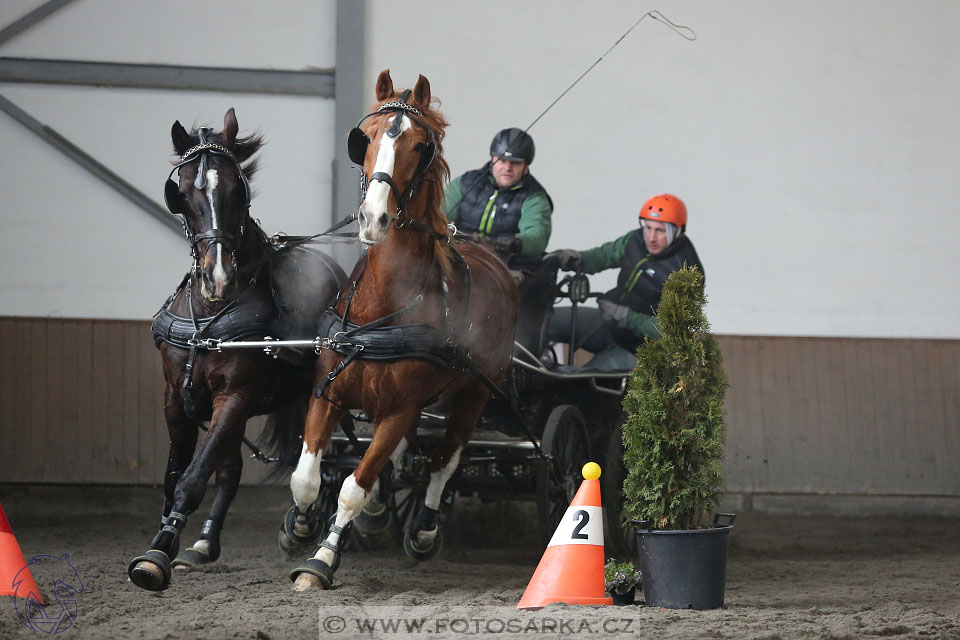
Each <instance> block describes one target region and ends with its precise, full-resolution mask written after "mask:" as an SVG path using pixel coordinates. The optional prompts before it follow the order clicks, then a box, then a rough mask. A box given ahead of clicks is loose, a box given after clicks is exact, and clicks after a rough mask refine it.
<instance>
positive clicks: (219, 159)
mask: <svg viewBox="0 0 960 640" xmlns="http://www.w3.org/2000/svg"><path fill="white" fill-rule="evenodd" d="M237 129H238V127H237V117H236V115H235V114H234V112H233V109H230V110H229V111H227V113H226V115H225V116H224V118H223V131H220V132H215V131H213V130H211V129H210V128H208V127H201V128H199V129H196V130H194V131H193V132H191V133H187V130H186V129H184V128H183V126H182V125H181V124H180V122H179V121H177V122H174V123H173V129H172V130H171V136H172V138H173V149H174V151H175V152H176V153H177V155H178V156H179V158H178V159H177V160H176V161H175V166H174V169H173V170H174V171H178V173H179V184H178V183H176V182H174V181H173V180H172V179H168V180H167V183H166V186H165V190H164V197H165V199H166V202H167V208H168V209H170V212H171V213H173V214H175V215H178V216H182V217H183V221H184V224H185V226H186V233H187V236H188V239H189V240H190V244H191V247H192V251H193V256H194V260H195V261H196V268H197V269H198V270H199V271H200V274H201V293H202V294H203V297H204V298H206V299H207V300H210V301H213V302H217V301H221V300H224V299H226V298H227V297H228V296H229V294H230V292H231V290H232V289H234V288H235V287H236V282H235V281H236V272H237V251H238V249H239V248H240V244H241V242H242V239H243V234H244V228H245V226H246V224H247V220H248V209H249V207H250V185H249V183H248V181H247V180H248V178H249V177H250V176H251V175H252V174H253V173H254V172H255V171H256V160H254V161H251V162H249V163H248V164H247V165H246V166H243V164H242V163H244V162H246V161H247V160H249V159H250V157H251V156H253V154H254V153H256V152H257V150H259V148H260V145H261V144H262V138H261V137H260V136H259V135H253V136H250V137H247V138H240V139H238V138H237ZM170 175H171V177H172V176H173V171H171V172H170Z"/></svg>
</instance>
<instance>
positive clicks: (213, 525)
mask: <svg viewBox="0 0 960 640" xmlns="http://www.w3.org/2000/svg"><path fill="white" fill-rule="evenodd" d="M242 472H243V455H242V454H241V451H240V448H239V447H238V448H235V449H233V450H231V451H229V452H228V453H226V454H225V455H224V460H223V462H222V464H221V465H220V466H219V467H218V468H217V492H216V494H215V495H214V497H213V504H212V505H211V506H210V515H209V516H208V517H207V519H206V520H205V521H204V523H203V527H202V528H201V530H200V538H199V539H198V540H197V541H196V542H194V543H193V546H191V547H188V548H186V549H184V550H183V551H181V552H180V553H179V554H178V555H177V558H176V559H175V560H174V561H173V566H174V567H176V568H184V569H188V568H192V567H197V566H200V565H204V564H209V563H211V562H216V560H217V558H219V557H220V530H221V529H222V528H223V521H224V520H225V519H226V517H227V510H228V509H229V508H230V504H231V503H232V502H233V499H234V498H235V497H236V495H237V489H238V488H239V487H240V474H241V473H242Z"/></svg>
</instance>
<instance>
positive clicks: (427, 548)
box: [403, 385, 490, 560]
mask: <svg viewBox="0 0 960 640" xmlns="http://www.w3.org/2000/svg"><path fill="white" fill-rule="evenodd" d="M489 397H490V392H489V391H487V389H486V388H485V387H482V386H479V385H470V386H468V387H465V388H464V389H461V390H460V391H458V392H457V393H455V394H454V395H453V401H452V402H451V405H452V406H453V410H452V412H451V414H450V421H449V426H448V427H447V432H446V434H444V438H443V441H442V442H441V443H440V444H439V445H437V446H436V447H435V448H434V450H433V451H432V452H431V455H430V483H429V484H428V485H427V493H426V496H425V497H424V500H423V508H422V509H421V510H420V512H419V513H417V514H416V516H414V518H413V520H412V521H411V522H410V528H409V529H408V531H407V532H406V534H405V535H404V537H403V550H404V551H405V552H406V554H407V555H408V556H410V557H411V558H413V559H415V560H427V559H429V558H432V557H433V556H434V555H436V553H437V551H439V550H440V547H441V546H442V544H443V537H442V535H441V533H440V501H441V498H442V497H443V490H444V487H446V484H447V481H448V480H450V478H451V476H453V474H454V473H455V472H456V470H457V466H458V465H459V464H460V452H461V451H463V448H464V446H466V444H467V442H468V441H469V440H470V436H471V435H472V434H473V429H474V428H475V427H476V425H477V421H478V420H479V419H480V414H481V412H482V411H483V407H484V405H485V404H486V401H487V399H488V398H489Z"/></svg>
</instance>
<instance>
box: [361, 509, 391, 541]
mask: <svg viewBox="0 0 960 640" xmlns="http://www.w3.org/2000/svg"><path fill="white" fill-rule="evenodd" d="M392 523H393V513H392V512H391V511H390V509H388V508H387V505H385V504H381V505H379V508H378V509H377V510H376V511H375V512H374V513H369V512H367V508H366V507H364V509H363V511H361V512H360V515H358V516H357V517H356V518H354V519H353V526H354V527H356V528H357V531H359V532H360V533H362V534H363V535H366V536H371V535H374V534H377V533H382V532H384V531H386V530H387V529H388V528H390V525H391V524H392Z"/></svg>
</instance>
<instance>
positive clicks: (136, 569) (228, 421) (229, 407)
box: [127, 396, 249, 591]
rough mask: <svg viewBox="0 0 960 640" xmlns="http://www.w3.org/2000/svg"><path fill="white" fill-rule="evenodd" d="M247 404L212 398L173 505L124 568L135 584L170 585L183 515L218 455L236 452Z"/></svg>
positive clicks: (199, 498) (158, 588)
mask: <svg viewBox="0 0 960 640" xmlns="http://www.w3.org/2000/svg"><path fill="white" fill-rule="evenodd" d="M247 405H248V402H247V399H246V398H244V397H242V396H229V397H225V396H217V397H215V399H214V410H213V419H212V420H211V422H210V429H209V431H207V434H206V436H205V437H204V439H203V441H202V443H201V445H200V450H199V451H198V452H197V454H196V455H195V456H194V457H193V460H192V461H191V462H190V464H189V466H187V468H186V470H185V471H184V472H183V474H182V475H181V477H180V479H179V481H178V482H177V483H176V486H175V488H174V492H173V504H172V505H171V508H170V510H169V512H168V513H167V514H166V516H165V517H164V518H163V520H162V523H161V527H160V531H159V532H157V535H156V536H154V538H153V541H152V542H151V543H150V549H149V550H148V551H147V552H146V553H145V554H143V555H142V556H138V557H136V558H134V559H133V561H132V562H131V563H130V566H129V567H128V569H127V573H128V575H129V576H130V580H131V581H133V583H134V584H135V585H137V586H138V587H140V588H142V589H147V590H148V591H162V590H164V589H166V588H167V587H168V586H170V573H171V566H172V564H171V560H172V559H173V558H175V557H176V556H177V552H178V551H179V550H180V533H181V532H182V531H183V528H184V526H185V525H186V523H187V518H188V517H189V516H190V514H191V513H193V512H194V511H196V509H197V507H198V506H199V505H200V502H201V501H202V500H203V495H204V493H205V491H206V487H207V482H208V481H209V479H210V476H211V475H212V474H213V470H214V467H215V466H216V465H217V462H218V461H219V460H220V459H221V457H222V456H224V455H225V454H226V455H239V452H240V442H241V439H242V437H243V428H244V425H245V424H246V419H247V416H248V415H249V407H248V406H247Z"/></svg>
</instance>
